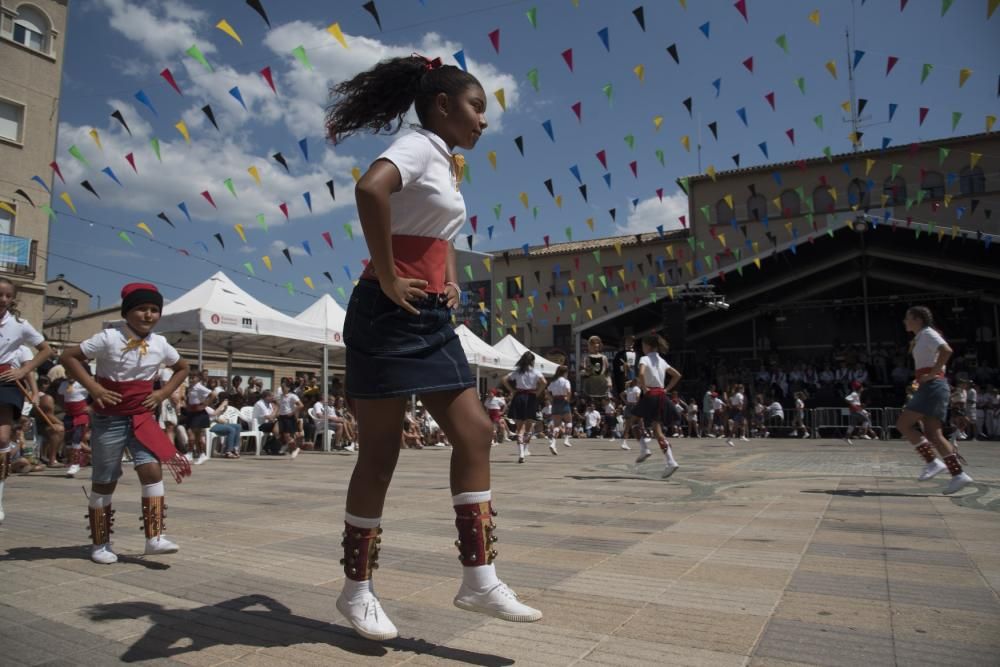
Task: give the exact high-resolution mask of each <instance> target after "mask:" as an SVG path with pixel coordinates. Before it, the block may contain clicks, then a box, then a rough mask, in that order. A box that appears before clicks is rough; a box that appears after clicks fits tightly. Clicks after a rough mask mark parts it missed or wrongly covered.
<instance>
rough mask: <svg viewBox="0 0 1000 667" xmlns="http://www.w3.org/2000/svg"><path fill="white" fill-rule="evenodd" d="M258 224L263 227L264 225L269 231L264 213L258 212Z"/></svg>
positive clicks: (265, 229)
mask: <svg viewBox="0 0 1000 667" xmlns="http://www.w3.org/2000/svg"><path fill="white" fill-rule="evenodd" d="M257 224H258V225H260V226H261V227H263V228H264V231H265V232H266V231H267V223H266V222H265V221H264V214H263V213H258V214H257Z"/></svg>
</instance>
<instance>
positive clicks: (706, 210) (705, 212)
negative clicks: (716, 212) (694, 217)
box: [698, 204, 712, 222]
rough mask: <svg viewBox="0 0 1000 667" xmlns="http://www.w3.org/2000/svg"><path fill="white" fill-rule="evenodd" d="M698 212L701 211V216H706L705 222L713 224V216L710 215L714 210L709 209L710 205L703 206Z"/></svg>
mask: <svg viewBox="0 0 1000 667" xmlns="http://www.w3.org/2000/svg"><path fill="white" fill-rule="evenodd" d="M698 210H699V211H701V214H702V215H703V216H705V220H706V221H707V222H712V216H711V215H710V214H709V211H711V210H712V209H711V208H710V207H709V205H708V204H705V205H704V206H702V207H701V208H700V209H698Z"/></svg>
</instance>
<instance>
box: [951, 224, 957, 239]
mask: <svg viewBox="0 0 1000 667" xmlns="http://www.w3.org/2000/svg"><path fill="white" fill-rule="evenodd" d="M956 236H958V225H952V226H951V238H952V240H954V239H955V237H956Z"/></svg>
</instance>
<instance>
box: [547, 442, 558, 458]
mask: <svg viewBox="0 0 1000 667" xmlns="http://www.w3.org/2000/svg"><path fill="white" fill-rule="evenodd" d="M549 451H550V452H552V456H559V450H558V449H556V441H555V440H553V441H552V442H550V443H549Z"/></svg>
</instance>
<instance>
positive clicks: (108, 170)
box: [101, 167, 125, 187]
mask: <svg viewBox="0 0 1000 667" xmlns="http://www.w3.org/2000/svg"><path fill="white" fill-rule="evenodd" d="M101 171H102V172H104V173H105V174H107V175H108V178H110V179H111V180H112V181H114V182H115V183H117V184H118V185H121V187H125V186H124V185H122V182H121V181H119V180H118V177H117V176H115V172H114V171H112V170H111V167H105V168H104V169H101Z"/></svg>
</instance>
